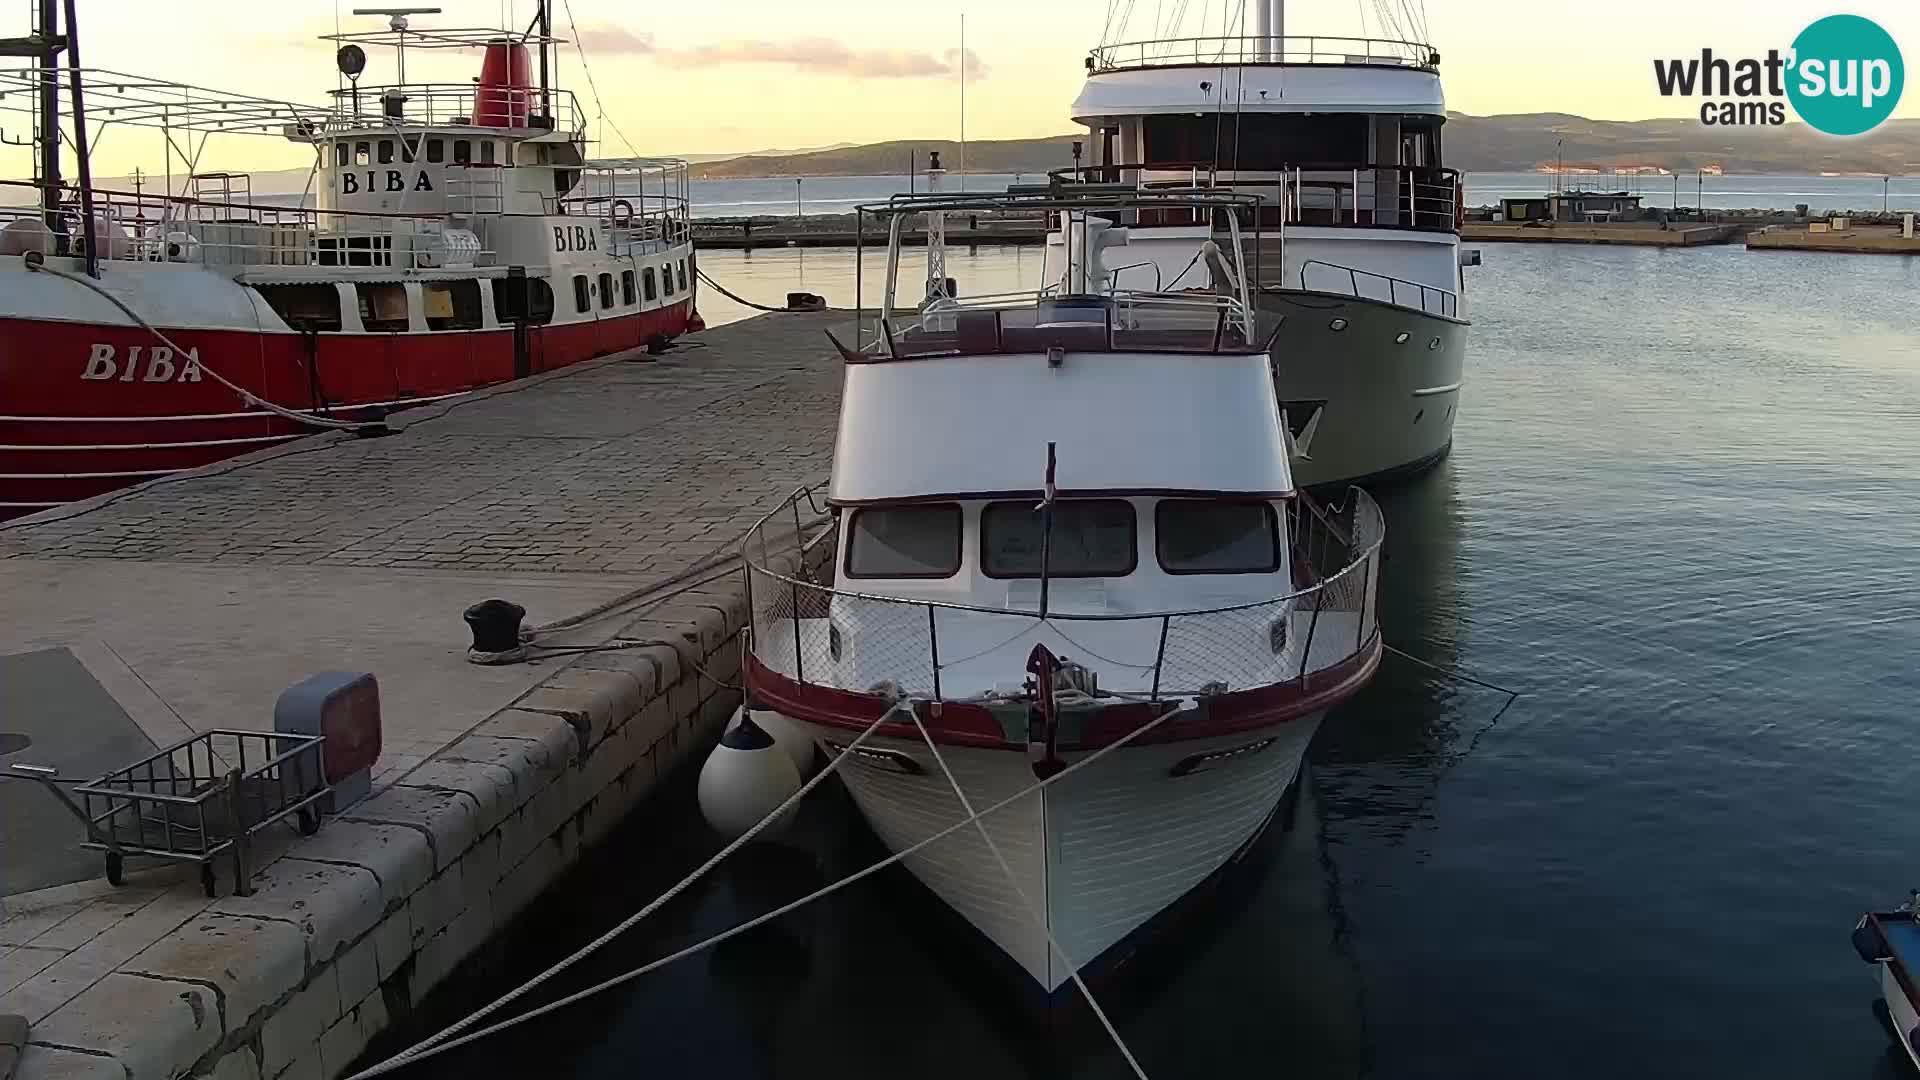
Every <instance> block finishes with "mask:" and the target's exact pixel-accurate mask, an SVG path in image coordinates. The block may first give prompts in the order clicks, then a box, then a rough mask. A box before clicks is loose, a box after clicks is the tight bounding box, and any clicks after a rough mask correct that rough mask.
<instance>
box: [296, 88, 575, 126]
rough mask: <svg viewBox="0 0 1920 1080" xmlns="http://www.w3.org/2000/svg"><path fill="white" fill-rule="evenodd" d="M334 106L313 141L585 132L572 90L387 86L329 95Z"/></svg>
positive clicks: (354, 89) (319, 122) (346, 89)
mask: <svg viewBox="0 0 1920 1080" xmlns="http://www.w3.org/2000/svg"><path fill="white" fill-rule="evenodd" d="M329 93H330V94H331V96H332V98H333V104H332V107H331V108H330V109H328V110H327V112H326V114H325V116H324V117H323V118H321V119H320V120H319V121H318V122H316V123H315V124H314V125H313V135H314V137H315V138H324V137H326V136H330V135H339V134H343V133H347V132H365V131H380V130H387V131H399V130H409V129H413V128H463V127H473V128H485V129H488V130H491V131H497V132H499V133H500V134H501V135H503V136H514V135H520V136H524V137H528V138H531V137H533V136H536V135H541V134H544V133H546V132H548V131H559V132H565V133H574V132H580V131H584V130H586V128H585V125H586V113H585V112H584V111H583V110H582V109H581V108H580V102H579V100H578V99H577V98H575V97H574V95H573V91H571V90H542V89H540V88H539V87H482V86H478V85H476V84H474V83H392V84H389V85H385V86H371V85H362V86H358V87H347V88H344V89H340V90H333V91H329Z"/></svg>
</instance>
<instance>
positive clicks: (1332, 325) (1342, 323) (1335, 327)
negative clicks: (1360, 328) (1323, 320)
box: [1327, 319, 1347, 334]
mask: <svg viewBox="0 0 1920 1080" xmlns="http://www.w3.org/2000/svg"><path fill="white" fill-rule="evenodd" d="M1346 328H1347V320H1345V319H1334V320H1333V321H1332V322H1329V323H1327V329H1329V330H1332V331H1333V332H1334V333H1336V334H1337V333H1339V332H1340V331H1342V330H1345V329H1346Z"/></svg>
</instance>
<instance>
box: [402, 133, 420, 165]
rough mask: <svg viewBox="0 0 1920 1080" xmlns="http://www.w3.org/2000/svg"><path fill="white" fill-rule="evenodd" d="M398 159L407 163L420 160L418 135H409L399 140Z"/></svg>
mask: <svg viewBox="0 0 1920 1080" xmlns="http://www.w3.org/2000/svg"><path fill="white" fill-rule="evenodd" d="M400 160H401V161H404V162H406V163H407V164H409V165H411V164H413V163H414V162H416V161H419V160H420V136H418V135H409V136H407V137H406V138H404V139H401V140H400Z"/></svg>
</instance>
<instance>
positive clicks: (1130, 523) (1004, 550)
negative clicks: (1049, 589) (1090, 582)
mask: <svg viewBox="0 0 1920 1080" xmlns="http://www.w3.org/2000/svg"><path fill="white" fill-rule="evenodd" d="M1045 521H1046V515H1045V514H1044V513H1043V512H1042V511H1040V510H1038V509H1036V508H1035V504H1034V502H1033V501H1029V500H1022V501H1019V502H997V503H988V504H987V508H986V510H985V511H983V512H982V513H981V515H980V568H981V570H982V571H983V572H984V573H985V574H986V575H987V576H988V577H996V578H1029V577H1039V576H1040V548H1041V539H1042V534H1043V533H1044V532H1045ZM1134 548H1135V539H1134V520H1133V505H1132V504H1131V503H1128V502H1125V501H1123V500H1120V499H1063V500H1061V501H1059V502H1056V503H1055V504H1054V508H1053V538H1052V541H1051V544H1050V547H1049V550H1048V551H1047V574H1048V576H1049V577H1124V576H1125V575H1127V574H1131V573H1132V572H1133V567H1134V563H1135V561H1136V560H1135V556H1134Z"/></svg>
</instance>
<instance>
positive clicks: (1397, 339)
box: [1393, 330, 1413, 345]
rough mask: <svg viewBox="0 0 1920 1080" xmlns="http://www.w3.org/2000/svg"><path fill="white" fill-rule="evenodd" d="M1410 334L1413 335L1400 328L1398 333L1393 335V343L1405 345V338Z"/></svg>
mask: <svg viewBox="0 0 1920 1080" xmlns="http://www.w3.org/2000/svg"><path fill="white" fill-rule="evenodd" d="M1412 336H1413V335H1412V334H1409V333H1407V332H1406V331H1405V330H1402V331H1400V332H1399V333H1397V334H1395V335H1393V343H1394V344H1395V345H1405V344H1406V343H1407V339H1408V338H1410V337H1412Z"/></svg>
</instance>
